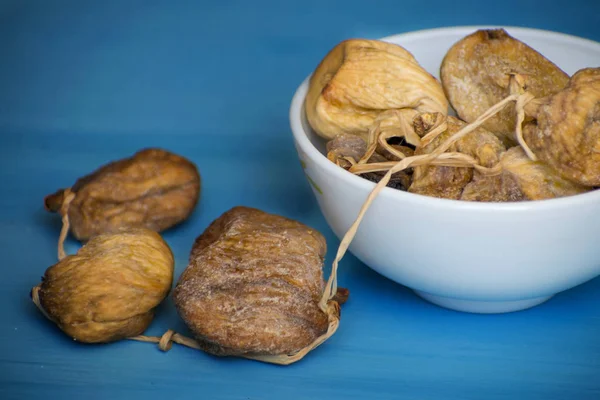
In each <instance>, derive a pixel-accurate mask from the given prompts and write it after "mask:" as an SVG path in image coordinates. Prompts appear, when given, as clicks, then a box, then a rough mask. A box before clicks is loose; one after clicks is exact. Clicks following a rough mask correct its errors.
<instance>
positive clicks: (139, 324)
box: [32, 229, 173, 343]
mask: <svg viewBox="0 0 600 400" xmlns="http://www.w3.org/2000/svg"><path fill="white" fill-rule="evenodd" d="M172 282H173V255H172V253H171V249H170V248H169V246H168V245H167V244H166V243H165V241H164V240H163V239H162V238H161V237H160V235H159V234H158V233H156V232H154V231H151V230H148V229H135V230H130V231H124V232H121V233H109V234H102V235H98V236H94V237H93V238H92V239H90V240H89V241H88V242H87V244H85V245H84V246H83V247H82V248H81V249H80V250H79V251H78V252H77V254H75V255H70V256H67V257H66V258H64V259H62V260H61V261H60V262H58V263H57V264H55V265H53V266H51V267H50V268H48V269H47V270H46V273H45V274H44V277H43V280H42V283H41V284H40V285H39V286H38V287H36V288H34V289H33V293H32V295H33V297H34V301H36V300H37V299H39V306H40V307H41V308H42V310H43V311H44V312H45V314H46V315H47V316H48V318H49V319H51V320H52V321H54V322H55V323H56V324H57V325H58V327H59V328H60V329H61V330H63V331H64V332H65V333H66V334H67V335H69V336H70V337H72V338H73V339H75V340H77V341H80V342H86V343H100V342H113V341H117V340H120V339H124V338H128V337H131V336H136V335H139V334H141V333H142V332H144V330H145V329H146V328H147V327H148V325H149V324H150V322H151V321H152V318H153V315H154V308H155V307H156V306H158V305H159V304H160V302H161V301H162V300H163V299H164V298H165V297H166V296H167V294H168V293H169V291H170V289H171V285H172Z"/></svg>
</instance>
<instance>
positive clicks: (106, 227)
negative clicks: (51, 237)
mask: <svg viewBox="0 0 600 400" xmlns="http://www.w3.org/2000/svg"><path fill="white" fill-rule="evenodd" d="M71 190H72V191H73V192H74V193H75V194H76V195H75V198H74V199H73V201H72V202H71V205H70V206H69V212H68V214H69V221H70V224H71V231H72V232H73V234H74V236H75V237H76V238H77V239H79V240H87V239H89V238H90V237H92V236H94V235H97V234H100V233H105V232H116V231H118V230H119V229H121V228H142V227H143V228H148V229H152V230H154V231H157V232H161V231H163V230H165V229H167V228H170V227H172V226H173V225H176V224H178V223H180V222H182V221H183V220H185V219H186V218H187V217H188V216H189V215H190V214H191V213H192V211H193V209H194V207H195V205H196V203H197V202H198V198H199V195H200V175H199V173H198V170H197V169H196V167H195V165H194V164H192V163H191V162H190V161H188V160H186V159H185V158H183V157H180V156H178V155H176V154H173V153H170V152H167V151H165V150H161V149H146V150H142V151H140V152H138V153H136V154H135V155H134V156H133V157H130V158H126V159H123V160H119V161H115V162H111V163H110V164H107V165H105V166H103V167H101V168H99V169H98V170H96V171H95V172H93V173H92V174H90V175H87V176H85V177H83V178H81V179H79V180H78V181H77V182H76V183H75V185H73V187H71ZM63 197H64V190H59V191H58V192H56V193H55V194H52V195H49V196H47V197H46V199H45V205H46V209H48V210H49V211H52V212H56V211H58V210H59V209H60V206H61V204H62V201H63Z"/></svg>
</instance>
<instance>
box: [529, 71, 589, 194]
mask: <svg viewBox="0 0 600 400" xmlns="http://www.w3.org/2000/svg"><path fill="white" fill-rule="evenodd" d="M525 112H526V114H527V115H529V116H531V117H533V118H534V119H535V120H534V121H532V122H530V123H528V124H526V125H525V127H524V130H523V136H524V138H525V142H526V143H527V145H528V146H529V147H530V148H531V150H532V151H533V152H534V154H535V155H536V156H537V157H539V158H540V159H541V160H543V161H544V162H546V163H547V164H548V165H550V166H552V168H554V169H555V170H556V171H558V172H559V173H560V174H561V175H562V176H563V177H565V178H566V179H569V180H572V181H574V182H578V183H580V184H582V185H586V186H600V68H586V69H582V70H580V71H578V72H577V73H576V74H575V75H573V77H572V78H571V81H570V82H569V85H568V86H567V87H566V88H565V89H564V90H563V91H561V92H559V93H556V94H555V95H553V96H549V97H547V98H544V99H541V100H534V101H532V102H531V103H530V104H529V105H527V106H526V108H525Z"/></svg>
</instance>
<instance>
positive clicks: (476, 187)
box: [461, 146, 590, 202]
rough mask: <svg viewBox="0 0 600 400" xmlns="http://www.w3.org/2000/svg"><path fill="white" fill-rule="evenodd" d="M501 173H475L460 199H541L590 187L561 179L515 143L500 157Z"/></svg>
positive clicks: (497, 200) (506, 200) (581, 190)
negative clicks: (531, 158)
mask: <svg viewBox="0 0 600 400" xmlns="http://www.w3.org/2000/svg"><path fill="white" fill-rule="evenodd" d="M500 165H501V167H502V172H501V173H500V175H496V176H483V175H481V174H480V173H478V172H475V176H474V177H473V181H472V182H471V183H469V184H468V185H467V186H466V187H465V189H464V191H463V193H462V196H461V200H471V201H494V202H511V201H523V200H544V199H553V198H556V197H564V196H572V195H576V194H580V193H585V192H587V191H589V190H590V189H589V188H587V187H585V186H582V185H579V184H577V183H573V182H571V181H568V180H566V179H564V178H562V177H561V176H560V175H558V173H556V172H555V171H554V170H553V169H552V168H550V167H549V166H548V165H546V164H544V163H543V162H541V161H532V160H530V159H529V157H527V155H526V154H525V152H524V151H523V149H522V148H521V147H519V146H515V147H512V148H510V149H509V150H508V151H506V152H505V153H504V154H502V156H501V158H500Z"/></svg>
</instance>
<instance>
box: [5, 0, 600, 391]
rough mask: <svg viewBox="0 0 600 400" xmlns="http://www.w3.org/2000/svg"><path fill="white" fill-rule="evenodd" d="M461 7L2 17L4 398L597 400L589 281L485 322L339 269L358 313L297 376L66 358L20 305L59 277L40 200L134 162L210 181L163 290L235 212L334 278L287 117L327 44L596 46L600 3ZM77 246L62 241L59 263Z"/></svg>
mask: <svg viewBox="0 0 600 400" xmlns="http://www.w3.org/2000/svg"><path fill="white" fill-rule="evenodd" d="M472 6H473V4H472V3H469V5H467V3H466V2H465V3H463V4H461V2H443V1H441V0H431V1H430V2H423V1H416V0H409V1H406V2H402V3H401V2H398V1H393V0H383V1H381V2H377V3H374V4H373V5H372V6H369V7H365V3H364V2H359V1H356V0H346V1H341V0H333V1H330V2H323V1H321V0H305V1H302V2H293V3H292V2H279V1H271V0H257V1H254V2H241V1H235V2H230V3H227V4H225V3H223V2H218V1H216V0H215V1H206V2H196V1H177V2H173V1H154V2H141V1H127V2H123V1H116V0H111V1H102V2H93V3H92V2H83V1H68V0H63V1H60V2H45V1H29V2H25V1H22V0H15V1H10V2H2V4H1V5H0V48H2V51H3V53H2V58H1V59H0V183H1V184H2V189H0V192H1V193H2V196H0V249H2V272H3V274H4V275H3V276H2V279H0V316H1V317H2V319H1V321H2V323H1V324H0V371H1V372H2V373H1V374H0V398H1V399H3V400H16V399H18V400H22V399H26V400H28V399H38V398H48V399H70V398H84V399H86V400H95V399H107V398H109V399H111V400H120V399H128V400H129V399H161V400H164V399H174V400H175V399H177V400H178V399H189V398H195V399H196V398H198V399H200V398H202V399H204V398H206V399H216V400H222V399H226V400H247V399H252V400H271V399H282V398H289V399H293V400H295V399H306V398H314V399H321V398H328V399H338V398H339V399H345V400H353V399H367V398H377V399H381V400H387V399H397V398H402V399H405V400H412V399H414V400H430V399H436V400H438V399H444V400H459V399H460V400H480V399H528V400H531V399H533V400H537V399H540V400H559V399H561V400H562V399H578V400H588V399H589V400H597V399H598V398H600V379H599V378H598V377H599V376H600V339H599V338H600V280H599V279H595V280H593V281H591V282H588V283H586V284H584V285H581V286H579V287H577V288H575V289H573V290H570V291H568V292H565V293H562V294H560V295H558V296H556V297H555V298H554V299H552V300H550V301H549V302H547V303H545V304H543V305H541V306H539V307H536V308H534V309H531V310H528V311H524V312H519V313H514V314H507V315H489V316H479V315H469V314H462V313H457V312H451V311H447V310H444V309H441V308H439V307H436V306H434V305H431V304H428V303H426V302H424V301H423V300H421V299H419V298H417V297H416V296H415V295H414V294H413V293H412V292H411V291H409V290H407V289H405V288H403V287H401V286H399V285H397V284H395V283H393V282H391V281H389V280H387V279H385V278H383V277H381V276H379V275H377V274H376V273H374V272H372V271H371V270H370V269H368V268H367V267H366V266H364V265H363V264H361V263H360V262H358V261H357V260H356V259H355V258H354V257H352V256H351V255H348V256H346V257H345V258H344V260H343V262H342V265H341V269H340V285H342V286H344V287H348V288H349V289H350V290H351V292H352V297H351V299H350V300H349V301H348V303H346V304H345V306H344V310H343V314H344V315H343V319H342V323H341V325H340V328H339V330H338V331H337V332H336V334H335V335H334V336H333V337H332V338H330V340H328V341H327V343H325V344H324V345H323V346H321V347H319V348H318V349H316V350H315V351H314V352H312V353H311V354H309V355H308V356H307V357H306V358H305V359H304V360H302V361H301V362H299V363H297V364H294V365H291V366H289V367H279V366H273V365H267V364H262V363H258V362H253V361H249V360H241V359H221V358H216V357H212V356H209V355H207V354H204V353H202V352H198V351H194V350H191V349H187V348H182V347H174V348H173V349H172V350H171V351H170V352H168V353H162V352H160V351H159V350H158V349H156V348H155V347H154V346H152V345H150V344H145V343H138V342H130V341H128V342H118V343H114V344H111V345H82V344H80V343H74V342H73V341H71V340H69V339H68V338H67V337H65V335H64V334H62V333H61V332H60V331H58V330H57V329H56V327H55V326H54V325H53V324H52V323H51V322H49V321H46V320H45V319H44V318H43V317H42V316H40V314H39V312H38V311H37V310H36V309H35V307H34V306H33V304H32V303H31V301H30V299H29V294H28V293H29V289H30V288H31V286H32V285H33V284H36V283H37V282H39V279H40V276H41V275H42V274H43V272H44V270H45V269H46V268H47V267H48V266H49V265H51V264H53V263H54V262H55V261H56V255H55V250H56V239H57V237H58V232H59V230H60V225H59V221H57V219H56V218H54V216H53V215H50V214H48V213H47V212H45V211H44V210H43V208H42V200H43V197H44V196H45V195H46V194H48V193H50V192H52V191H53V190H55V189H56V188H57V187H59V186H60V185H63V184H64V183H65V182H74V181H75V180H76V179H77V178H78V177H80V176H81V175H82V174H83V173H87V172H88V171H91V170H93V169H94V168H96V167H97V166H98V165H101V164H103V163H105V162H108V161H110V160H114V159H118V158H120V157H127V156H129V155H131V154H132V153H134V152H135V151H136V150H138V149H139V148H140V147H142V146H144V147H146V146H157V147H164V148H165V149H168V150H170V151H173V152H176V153H177V154H181V155H182V156H184V157H187V158H189V159H190V160H192V161H194V162H195V163H196V164H197V166H198V169H199V170H200V172H201V174H202V177H203V184H202V185H203V189H202V190H203V193H202V200H201V201H200V203H199V204H198V207H197V208H196V209H195V210H194V213H193V214H192V216H191V217H190V219H189V220H188V221H186V222H184V223H182V224H181V225H179V226H177V227H176V228H174V229H171V230H168V231H166V232H165V235H164V236H165V239H166V241H167V242H168V243H169V245H170V246H171V248H172V250H173V253H174V255H175V261H176V263H175V277H178V276H179V275H180V274H181V272H182V271H183V269H184V268H185V266H186V265H187V260H188V256H189V251H190V249H191V246H192V244H193V241H194V239H195V238H196V236H197V235H198V232H202V231H203V230H204V228H206V227H207V226H208V224H209V223H210V222H211V221H212V220H213V219H214V218H216V217H217V216H218V215H220V214H221V213H222V212H224V211H226V210H228V209H229V208H231V207H233V206H236V205H246V206H251V207H259V208H261V209H264V210H267V211H269V212H273V213H278V214H282V215H286V216H288V217H290V218H294V219H297V220H299V221H301V222H303V223H305V224H307V225H310V226H312V227H314V228H315V229H317V230H319V231H321V232H323V233H324V235H325V237H326V240H327V243H328V248H329V251H328V254H327V257H326V261H325V265H326V266H329V265H331V261H332V259H333V255H334V252H335V249H336V248H337V244H338V241H337V239H336V238H335V236H334V235H333V233H332V232H331V231H330V230H329V228H328V227H327V225H326V223H325V221H324V219H323V217H322V216H321V214H320V212H319V211H318V208H317V204H316V202H315V200H314V197H313V195H312V193H311V189H310V185H309V183H307V182H306V180H305V178H304V175H303V172H302V168H301V166H300V165H299V163H298V161H297V158H296V154H295V150H294V148H293V142H292V138H291V133H290V132H289V124H288V119H287V113H288V108H289V102H290V99H291V96H292V93H293V91H294V90H295V88H296V87H297V85H298V84H299V83H300V81H301V80H302V79H304V77H305V76H306V75H308V74H309V73H310V72H311V71H312V69H313V68H314V65H315V63H317V62H318V61H319V59H320V57H322V55H323V54H324V53H325V52H326V51H327V50H328V49H329V48H331V46H332V45H334V44H335V43H337V42H338V41H339V40H342V39H344V38H347V37H352V36H359V35H360V36H367V37H371V38H377V37H381V36H385V35H389V34H393V33H398V32H402V31H409V30H415V29H424V28H433V27H437V26H448V25H454V24H471V23H490V24H511V25H521V26H531V27H535V28H543V29H554V30H560V31H563V32H566V33H571V34H575V35H579V36H583V37H587V38H590V39H594V40H597V41H600V31H598V23H597V22H598V20H597V16H598V15H600V8H599V7H600V3H598V2H590V1H588V0H571V1H569V2H566V3H563V4H561V5H554V4H553V3H552V4H551V3H550V2H547V3H545V6H544V12H540V9H539V3H538V2H534V1H526V0H523V1H519V2H517V1H513V0H509V1H506V2H501V3H490V2H488V3H486V4H484V5H481V6H480V8H472ZM407 10H410V12H406V11H407ZM432 10H435V12H432ZM457 10H460V12H458V11H457ZM515 10H518V12H515ZM567 16H568V17H567ZM240 63H242V64H243V65H244V66H243V67H242V66H241V65H240ZM142 142H143V143H142ZM77 247H78V243H77V242H76V241H74V240H70V241H68V242H67V248H66V249H67V252H69V253H73V252H74V251H75V250H76V249H77ZM327 274H328V272H327V271H326V275H327ZM167 328H173V329H175V330H177V331H181V332H182V333H189V332H187V331H186V329H185V325H184V324H183V322H182V321H181V320H180V319H179V317H178V316H177V313H176V311H175V308H174V305H173V303H172V300H171V299H170V298H169V300H168V301H167V302H166V303H165V304H163V305H161V306H160V307H158V309H157V311H156V318H155V320H154V321H153V323H152V325H151V327H150V329H149V331H148V332H147V333H148V334H151V335H160V334H162V333H163V332H164V331H165V330H166V329H167Z"/></svg>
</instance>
